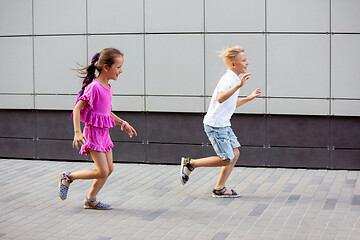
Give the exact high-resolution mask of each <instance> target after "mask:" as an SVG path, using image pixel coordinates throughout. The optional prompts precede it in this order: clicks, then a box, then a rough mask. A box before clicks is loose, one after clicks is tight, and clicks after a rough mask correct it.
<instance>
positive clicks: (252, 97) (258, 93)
mask: <svg viewBox="0 0 360 240" xmlns="http://www.w3.org/2000/svg"><path fill="white" fill-rule="evenodd" d="M260 95H261V89H260V88H257V89H255V91H254V92H253V93H252V94H250V96H249V98H250V99H251V100H253V99H254V98H256V97H258V96H260Z"/></svg>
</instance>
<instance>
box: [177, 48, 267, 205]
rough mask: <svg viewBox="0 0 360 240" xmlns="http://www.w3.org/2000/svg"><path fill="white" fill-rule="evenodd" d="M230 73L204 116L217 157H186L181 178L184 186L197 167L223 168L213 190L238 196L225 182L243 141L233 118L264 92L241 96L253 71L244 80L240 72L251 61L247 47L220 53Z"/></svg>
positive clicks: (217, 194)
mask: <svg viewBox="0 0 360 240" xmlns="http://www.w3.org/2000/svg"><path fill="white" fill-rule="evenodd" d="M220 56H221V57H222V58H223V62H224V64H225V66H226V67H227V68H228V70H227V72H226V73H225V74H224V75H223V76H222V78H221V79H220V80H219V83H218V85H217V86H216V88H215V90H214V92H213V95H212V98H211V102H210V106H209V109H208V112H207V113H206V115H205V117H204V121H203V123H204V130H205V132H206V134H207V136H208V138H209V140H210V142H211V144H212V146H213V148H214V150H215V152H216V154H217V156H213V157H206V158H200V159H190V158H182V159H181V165H180V181H181V183H182V184H183V185H184V184H185V183H186V182H187V181H189V176H190V173H191V172H192V171H193V170H194V169H195V168H197V167H220V166H221V167H222V168H221V171H220V175H219V177H218V181H217V183H216V185H215V187H214V189H213V194H212V196H213V197H228V198H236V197H239V196H240V194H238V193H237V192H236V191H235V190H233V189H227V188H226V187H225V183H226V181H227V179H228V177H229V176H230V173H231V172H232V170H233V168H234V166H235V164H236V161H237V160H238V158H239V156H240V151H239V147H240V143H239V142H238V140H237V137H236V136H235V134H234V132H233V130H232V129H231V123H230V119H231V116H232V115H233V113H234V111H235V109H236V108H237V107H240V106H242V105H243V104H245V103H247V102H249V101H251V100H253V99H254V98H256V97H258V96H259V95H260V94H261V91H260V89H259V88H258V89H255V91H254V92H253V93H252V94H251V95H250V96H248V97H246V98H241V99H238V95H239V89H240V88H241V87H242V86H244V84H245V82H246V81H247V80H248V79H249V77H250V73H248V74H245V75H244V76H243V77H242V78H241V79H240V78H239V75H240V74H242V73H246V72H247V66H248V64H249V63H248V61H247V58H246V53H245V50H244V49H243V48H241V47H239V46H233V47H227V48H225V49H224V50H223V52H222V53H221V54H220Z"/></svg>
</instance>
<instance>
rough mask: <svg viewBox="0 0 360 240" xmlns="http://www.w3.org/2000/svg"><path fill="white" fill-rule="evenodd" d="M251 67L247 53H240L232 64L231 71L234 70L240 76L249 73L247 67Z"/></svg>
mask: <svg viewBox="0 0 360 240" xmlns="http://www.w3.org/2000/svg"><path fill="white" fill-rule="evenodd" d="M248 65H249V63H248V61H247V58H246V53H245V52H241V53H239V54H238V55H237V56H236V57H235V58H234V60H232V61H231V62H230V67H231V68H230V70H232V71H233V72H234V73H235V74H236V75H240V74H241V73H246V72H247V66H248Z"/></svg>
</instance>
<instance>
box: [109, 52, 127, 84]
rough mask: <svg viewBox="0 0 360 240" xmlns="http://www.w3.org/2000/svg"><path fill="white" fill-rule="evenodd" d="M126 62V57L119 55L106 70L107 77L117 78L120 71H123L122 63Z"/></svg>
mask: <svg viewBox="0 0 360 240" xmlns="http://www.w3.org/2000/svg"><path fill="white" fill-rule="evenodd" d="M123 63H124V58H123V57H122V56H118V57H116V58H115V59H114V63H113V65H111V67H110V68H108V69H107V71H106V77H107V79H112V80H116V79H117V78H118V77H119V75H120V73H122V65H123Z"/></svg>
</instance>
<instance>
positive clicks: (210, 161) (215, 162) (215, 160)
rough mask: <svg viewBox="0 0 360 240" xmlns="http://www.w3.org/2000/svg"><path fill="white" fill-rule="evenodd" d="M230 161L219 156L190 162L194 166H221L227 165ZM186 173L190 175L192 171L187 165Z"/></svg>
mask: <svg viewBox="0 0 360 240" xmlns="http://www.w3.org/2000/svg"><path fill="white" fill-rule="evenodd" d="M229 163H230V162H229V161H226V160H225V161H224V160H222V159H221V158H220V157H218V156H213V157H206V158H199V159H191V160H190V164H191V166H193V167H194V168H197V167H221V166H226V165H228V164H229ZM184 173H185V174H186V175H188V176H189V175H190V173H191V171H190V170H189V169H188V168H187V167H185V168H184Z"/></svg>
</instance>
